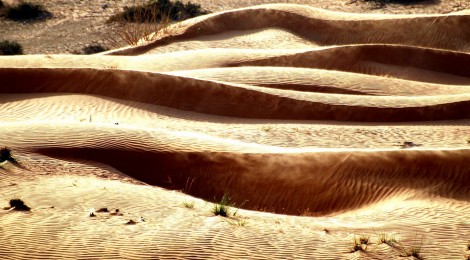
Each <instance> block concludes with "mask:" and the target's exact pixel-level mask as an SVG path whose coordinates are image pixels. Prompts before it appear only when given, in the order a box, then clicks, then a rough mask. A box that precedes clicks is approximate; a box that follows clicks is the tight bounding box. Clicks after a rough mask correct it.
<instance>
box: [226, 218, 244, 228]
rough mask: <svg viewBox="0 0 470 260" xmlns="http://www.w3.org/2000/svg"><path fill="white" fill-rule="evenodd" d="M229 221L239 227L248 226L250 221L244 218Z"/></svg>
mask: <svg viewBox="0 0 470 260" xmlns="http://www.w3.org/2000/svg"><path fill="white" fill-rule="evenodd" d="M227 222H228V223H229V224H230V225H233V226H237V227H244V226H246V224H247V223H248V222H246V220H243V219H237V220H235V221H230V220H228V221H227Z"/></svg>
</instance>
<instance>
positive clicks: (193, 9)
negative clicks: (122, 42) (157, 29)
mask: <svg viewBox="0 0 470 260" xmlns="http://www.w3.org/2000/svg"><path fill="white" fill-rule="evenodd" d="M208 13H209V11H207V10H204V9H202V7H201V5H199V4H193V3H191V2H188V3H186V4H184V3H183V2H181V1H176V2H172V1H170V0H152V1H149V2H148V3H147V4H145V5H140V6H132V7H126V8H124V11H123V12H121V13H118V14H116V15H113V16H112V17H111V18H110V21H111V22H116V21H117V22H139V23H144V22H153V21H155V20H156V21H162V20H163V19H166V18H167V17H168V18H169V19H170V20H172V21H182V20H185V19H189V18H193V17H196V16H199V15H204V14H208Z"/></svg>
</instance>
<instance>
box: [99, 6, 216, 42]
mask: <svg viewBox="0 0 470 260" xmlns="http://www.w3.org/2000/svg"><path fill="white" fill-rule="evenodd" d="M207 13H208V11H206V10H203V9H202V8H201V6H200V5H197V4H192V3H191V2H188V3H186V4H183V3H182V2H180V1H176V2H172V1H169V0H153V1H149V2H148V3H147V4H145V5H140V6H132V7H127V8H125V9H124V11H123V12H121V13H118V14H116V15H114V16H112V17H111V18H110V19H109V20H108V22H110V25H109V32H110V33H109V35H107V36H106V41H107V42H108V43H109V45H110V46H113V47H115V48H119V47H121V46H122V45H123V44H122V43H126V44H127V45H131V46H137V45H139V44H142V43H144V42H150V41H154V40H156V39H157V38H158V37H159V36H160V35H165V36H171V35H173V34H174V32H172V31H170V29H169V28H170V25H171V23H172V22H173V21H182V20H185V19H188V18H192V17H195V16H198V15H202V14H207Z"/></svg>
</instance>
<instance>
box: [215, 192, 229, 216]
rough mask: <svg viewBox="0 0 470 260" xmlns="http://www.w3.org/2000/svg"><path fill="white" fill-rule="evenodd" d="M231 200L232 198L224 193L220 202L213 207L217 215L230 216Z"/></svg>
mask: <svg viewBox="0 0 470 260" xmlns="http://www.w3.org/2000/svg"><path fill="white" fill-rule="evenodd" d="M229 202H230V198H229V197H228V196H227V194H224V195H223V196H222V199H221V200H220V202H219V203H218V204H215V205H214V207H213V208H212V213H214V215H216V216H222V217H228V216H229V215H230V212H231V209H230V205H229Z"/></svg>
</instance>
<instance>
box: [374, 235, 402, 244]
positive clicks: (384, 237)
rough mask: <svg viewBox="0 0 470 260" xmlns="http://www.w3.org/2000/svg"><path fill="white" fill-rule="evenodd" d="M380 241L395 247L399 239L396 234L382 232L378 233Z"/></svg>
mask: <svg viewBox="0 0 470 260" xmlns="http://www.w3.org/2000/svg"><path fill="white" fill-rule="evenodd" d="M377 236H378V239H379V242H380V243H382V244H387V245H389V246H392V247H395V246H396V244H397V243H398V241H397V240H396V238H395V236H393V235H390V234H387V233H385V232H380V233H378V234H377Z"/></svg>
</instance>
